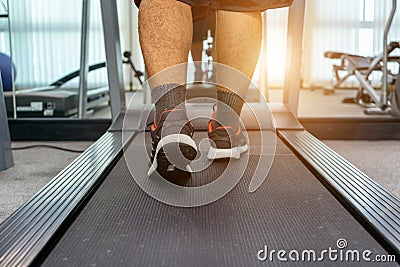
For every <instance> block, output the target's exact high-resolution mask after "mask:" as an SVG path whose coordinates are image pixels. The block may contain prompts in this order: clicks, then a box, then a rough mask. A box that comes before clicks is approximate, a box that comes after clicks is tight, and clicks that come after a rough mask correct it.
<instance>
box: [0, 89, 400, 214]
mask: <svg viewBox="0 0 400 267" xmlns="http://www.w3.org/2000/svg"><path fill="white" fill-rule="evenodd" d="M281 92H282V91H281V90H271V92H270V99H271V102H279V100H280V98H281ZM354 94H355V91H351V90H339V91H337V92H336V93H335V94H333V95H328V96H324V95H323V91H322V90H314V91H311V90H302V91H301V96H300V108H299V114H300V117H315V116H324V117H326V116H349V115H351V116H361V117H363V116H365V115H364V114H363V112H362V109H361V108H360V107H358V106H356V105H348V104H346V105H343V104H341V99H343V97H349V96H354ZM127 97H128V101H129V98H130V97H132V93H128V94H127ZM135 101H140V99H139V98H138V99H135ZM310 103H312V104H310ZM108 116H109V108H108V107H104V108H102V109H100V110H98V111H97V112H96V113H95V115H94V117H95V118H99V117H108ZM325 143H326V144H327V145H328V146H330V147H331V148H333V149H334V150H335V151H337V152H338V153H339V154H341V155H342V156H343V157H345V158H346V159H348V160H349V161H350V162H352V163H353V164H354V165H355V166H356V167H358V168H359V169H360V170H362V171H363V172H365V173H366V174H367V175H368V176H369V177H371V178H372V179H374V180H375V181H376V182H377V183H379V184H381V185H382V186H384V187H385V188H386V189H388V190H389V191H391V192H392V193H394V194H395V195H397V196H398V197H400V179H399V174H398V170H399V169H400V162H399V161H398V159H399V158H400V141H341V140H334V141H332V140H329V141H325ZM36 144H38V143H36V142H35V143H31V142H13V144H12V145H13V147H22V146H28V145H36ZM40 144H46V145H55V146H59V147H64V148H68V149H74V150H84V149H86V148H87V147H89V146H90V145H91V142H46V143H43V142H41V143H40ZM78 155H79V153H71V152H66V151H59V150H54V149H49V148H34V149H28V150H16V151H14V161H15V166H14V167H12V168H10V169H9V170H6V171H2V172H0V184H1V185H2V187H0V222H1V221H3V220H4V219H5V218H6V217H7V216H9V215H10V214H11V213H12V212H13V211H15V210H16V209H17V208H18V207H19V206H20V205H22V204H23V203H24V202H25V201H26V200H28V199H29V198H30V197H31V196H33V195H34V194H35V193H36V192H37V191H38V190H39V189H41V188H42V187H43V186H44V185H45V184H46V183H47V182H48V181H50V180H51V179H52V178H53V177H54V176H55V175H57V174H58V173H59V172H60V171H61V170H62V169H64V168H65V167H66V166H67V165H68V164H69V163H70V162H72V161H73V160H74V159H75V158H76V157H77V156H78Z"/></svg>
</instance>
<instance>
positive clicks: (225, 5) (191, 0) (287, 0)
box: [134, 0, 293, 12]
mask: <svg viewBox="0 0 400 267" xmlns="http://www.w3.org/2000/svg"><path fill="white" fill-rule="evenodd" d="M134 1H135V4H136V5H137V6H138V7H139V5H140V0H134ZM178 1H180V2H183V3H186V4H188V5H190V6H192V7H208V8H211V9H217V10H228V11H238V12H250V11H264V10H267V9H273V8H280V7H287V6H290V5H291V4H292V2H293V0H239V1H238V0H178Z"/></svg>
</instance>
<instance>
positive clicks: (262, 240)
mask: <svg viewBox="0 0 400 267" xmlns="http://www.w3.org/2000/svg"><path fill="white" fill-rule="evenodd" d="M131 146H135V140H134V141H133V143H132V144H131ZM258 159H259V156H258V155H250V162H249V164H248V167H247V168H246V170H245V173H244V176H243V178H242V179H241V180H240V181H239V183H238V184H237V186H236V187H235V188H234V189H233V190H232V191H231V192H229V193H228V194H227V195H226V196H225V197H223V198H221V199H220V200H218V201H216V202H214V203H212V204H209V205H207V206H202V207H197V208H178V207H173V206H169V205H166V204H163V203H161V202H159V201H157V200H155V199H153V198H152V197H150V196H149V195H147V194H146V193H145V192H144V191H142V190H141V189H140V187H139V186H138V185H137V184H136V182H135V180H134V179H133V178H132V176H131V174H130V172H129V170H128V167H127V164H126V163H125V159H124V158H123V157H122V158H121V159H120V160H119V162H118V163H117V165H116V166H115V167H114V169H113V170H112V171H111V173H110V174H109V175H108V177H107V178H106V180H105V181H104V182H103V184H102V185H101V186H100V187H99V189H98V190H97V192H96V193H95V194H94V195H93V197H92V198H91V199H90V201H89V202H88V204H87V205H86V206H85V207H84V209H83V210H82V212H81V213H80V214H79V215H78V217H77V218H76V219H75V221H74V222H73V223H72V225H71V226H70V227H69V229H68V230H67V232H66V233H65V234H64V235H63V236H62V237H61V239H60V241H59V242H58V243H57V244H56V246H55V247H54V249H53V250H52V251H51V252H50V254H49V255H48V257H47V258H46V259H45V260H44V262H43V264H44V266H204V265H209V266H256V265H260V266H265V265H270V264H273V265H278V266H280V265H287V263H284V262H279V261H278V260H277V258H276V256H275V258H274V261H273V262H261V261H259V260H258V258H257V253H258V251H259V250H261V249H264V248H265V246H267V247H268V251H270V250H276V251H278V250H280V249H284V250H286V251H287V252H289V251H292V250H298V251H300V255H301V252H302V251H303V250H315V251H316V252H320V251H322V250H323V249H329V248H332V249H337V245H336V243H337V241H338V240H339V239H345V240H347V243H348V247H347V249H353V250H355V249H357V250H359V251H363V250H367V249H368V250H371V251H372V252H373V254H372V255H376V254H380V255H387V254H388V253H387V252H386V251H385V250H384V249H383V248H382V247H381V246H380V245H379V244H378V243H377V241H375V240H374V239H373V238H372V237H371V236H370V235H369V233H368V232H367V231H366V230H365V229H364V228H363V227H362V226H361V225H360V224H359V223H358V222H357V221H356V220H355V219H354V218H353V217H352V216H351V215H350V214H349V213H348V212H347V210H346V209H345V208H344V207H343V206H342V205H341V204H340V203H339V202H338V201H337V200H336V199H335V198H334V197H333V196H332V195H331V194H330V193H329V192H328V191H327V190H326V189H325V188H324V187H323V185H321V184H320V182H319V181H318V180H317V179H316V178H315V177H314V175H313V174H312V173H311V172H310V171H309V170H308V169H307V168H306V167H305V166H304V165H303V164H302V162H301V161H300V160H299V159H298V158H297V157H296V156H295V155H294V154H292V153H291V152H290V150H289V149H288V148H287V147H285V145H284V144H283V143H282V142H281V141H279V142H278V145H277V155H276V156H275V159H274V163H273V164H272V168H271V171H270V173H269V174H268V177H267V178H266V180H265V181H264V183H263V184H262V186H261V187H260V188H259V189H258V190H257V191H256V192H255V193H251V194H250V193H249V192H248V188H249V183H250V180H251V178H252V173H253V172H254V170H255V168H256V166H257V162H258ZM137 168H139V169H143V170H140V171H142V172H143V173H146V172H147V168H148V167H147V165H143V164H138V165H137ZM212 168H216V169H218V168H224V166H223V165H217V164H215V165H214V164H213V166H212ZM215 173H220V171H218V170H217V171H215ZM210 175H212V172H210V171H208V170H207V169H206V170H204V171H203V172H200V173H197V174H196V175H195V176H194V177H193V178H192V179H196V176H197V178H198V179H200V178H201V176H210ZM326 258H327V257H326ZM291 263H292V264H295V265H299V263H298V262H297V263H294V262H291ZM342 264H343V265H346V266H347V265H349V262H342ZM357 264H358V265H360V266H364V265H365V263H360V262H358V263H356V265H357ZM303 265H304V266H309V265H311V263H310V262H303ZM328 265H331V266H338V265H340V262H337V261H336V262H334V261H324V266H328ZM394 265H395V264H394Z"/></svg>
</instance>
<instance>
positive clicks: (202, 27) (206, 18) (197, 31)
mask: <svg viewBox="0 0 400 267" xmlns="http://www.w3.org/2000/svg"><path fill="white" fill-rule="evenodd" d="M194 9H196V8H194ZM216 23H217V22H216V14H215V11H214V10H212V9H206V10H199V11H197V12H195V10H193V42H202V41H203V40H204V39H205V38H206V37H207V32H208V30H211V36H215V28H216Z"/></svg>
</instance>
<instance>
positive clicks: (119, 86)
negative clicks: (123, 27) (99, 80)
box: [100, 0, 126, 121]
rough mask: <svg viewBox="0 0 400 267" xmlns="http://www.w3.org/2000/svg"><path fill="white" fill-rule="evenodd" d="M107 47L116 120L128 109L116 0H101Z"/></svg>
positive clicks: (113, 109) (112, 109) (111, 98)
mask: <svg viewBox="0 0 400 267" xmlns="http://www.w3.org/2000/svg"><path fill="white" fill-rule="evenodd" d="M100 3H101V13H102V19H103V31H104V42H105V49H106V59H107V71H108V85H109V88H110V101H111V114H112V119H113V121H115V120H116V119H117V118H118V116H119V114H120V113H121V112H123V111H125V110H126V99H125V88H124V79H123V72H122V55H121V43H120V42H121V41H120V34H119V24H118V13H117V3H116V1H110V0H100Z"/></svg>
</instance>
